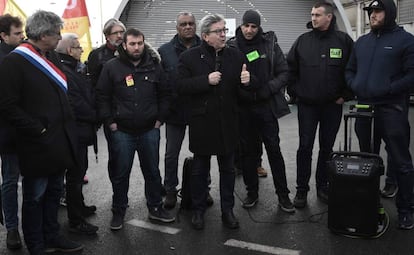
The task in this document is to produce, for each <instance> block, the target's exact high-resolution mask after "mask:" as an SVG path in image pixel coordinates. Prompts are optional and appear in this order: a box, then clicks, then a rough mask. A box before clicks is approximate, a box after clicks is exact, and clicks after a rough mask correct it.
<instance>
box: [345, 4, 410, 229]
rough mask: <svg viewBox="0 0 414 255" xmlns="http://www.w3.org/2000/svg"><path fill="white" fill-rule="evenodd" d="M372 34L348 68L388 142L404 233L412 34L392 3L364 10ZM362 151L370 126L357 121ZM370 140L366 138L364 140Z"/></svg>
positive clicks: (407, 206)
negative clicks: (399, 22)
mask: <svg viewBox="0 0 414 255" xmlns="http://www.w3.org/2000/svg"><path fill="white" fill-rule="evenodd" d="M364 10H366V11H367V12H368V16H369V21H370V26H371V32H370V33H368V34H366V35H363V36H361V37H360V38H359V39H358V40H357V42H356V43H355V47H354V50H353V52H352V55H351V57H350V60H349V63H348V65H347V68H346V80H347V83H348V86H349V87H350V88H351V89H352V91H353V92H354V94H355V95H356V97H357V99H358V102H359V103H361V104H371V105H374V110H375V118H374V125H375V130H376V132H378V133H377V134H375V135H376V136H379V137H380V138H381V139H382V140H383V141H384V142H385V150H386V151H387V154H388V157H391V158H392V159H393V162H394V163H393V166H394V167H393V168H392V169H391V168H389V169H388V171H393V172H392V173H391V174H392V175H393V176H395V177H396V181H397V186H398V192H397V198H396V205H397V211H398V224H399V228H400V229H412V228H413V227H414V223H413V209H412V207H411V206H410V205H411V201H412V196H413V185H414V168H413V162H412V158H411V155H410V150H409V143H410V139H409V135H410V126H409V122H408V104H407V98H408V93H409V89H410V88H413V86H414V36H413V35H411V34H410V33H408V32H406V31H405V30H404V29H403V28H402V27H399V26H397V24H396V23H395V18H396V16H397V8H396V6H395V3H394V1H393V0H375V1H373V2H371V3H370V4H369V5H368V6H367V7H365V8H364ZM355 130H356V132H357V135H358V138H359V139H360V141H359V142H360V145H361V148H362V147H363V146H365V147H368V146H369V145H366V144H365V145H364V144H363V143H364V141H363V140H362V139H361V138H364V137H369V133H370V129H369V125H365V124H364V123H363V122H362V121H357V122H356V123H355ZM365 140H366V139H365Z"/></svg>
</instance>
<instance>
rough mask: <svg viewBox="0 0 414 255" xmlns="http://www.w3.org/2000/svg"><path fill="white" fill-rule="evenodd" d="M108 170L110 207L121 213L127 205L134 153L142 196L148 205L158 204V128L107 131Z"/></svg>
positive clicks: (159, 194) (160, 202) (159, 178)
mask: <svg viewBox="0 0 414 255" xmlns="http://www.w3.org/2000/svg"><path fill="white" fill-rule="evenodd" d="M111 146H112V147H111V151H112V159H111V165H112V167H111V169H110V172H109V178H110V180H111V183H112V191H113V196H112V208H113V209H115V210H118V211H121V212H125V210H126V208H127V207H128V189H129V177H130V175H131V168H132V164H133V162H134V156H135V152H137V153H138V158H139V162H140V166H141V170H142V174H143V176H144V180H145V197H146V199H147V206H148V207H158V206H160V205H161V204H162V198H161V176H160V170H159V168H158V164H159V160H160V159H159V147H160V130H159V129H158V128H153V129H151V130H149V131H147V132H145V133H143V134H140V135H131V134H128V133H125V132H122V131H119V130H118V131H115V132H112V133H111Z"/></svg>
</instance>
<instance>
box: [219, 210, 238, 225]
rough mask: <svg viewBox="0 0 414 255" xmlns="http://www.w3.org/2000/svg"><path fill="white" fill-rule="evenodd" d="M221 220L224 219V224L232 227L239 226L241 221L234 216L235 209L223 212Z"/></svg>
mask: <svg viewBox="0 0 414 255" xmlns="http://www.w3.org/2000/svg"><path fill="white" fill-rule="evenodd" d="M221 220H222V221H223V224H224V226H226V227H228V228H230V229H237V228H239V221H238V220H237V219H236V216H234V214H233V211H229V212H226V213H222V214H221Z"/></svg>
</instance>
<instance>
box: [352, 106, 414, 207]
mask: <svg viewBox="0 0 414 255" xmlns="http://www.w3.org/2000/svg"><path fill="white" fill-rule="evenodd" d="M374 111H375V113H374V127H375V131H378V134H379V136H380V137H381V138H382V140H384V142H385V150H386V152H387V154H388V157H390V158H391V159H392V162H393V163H392V165H393V168H392V169H391V168H388V170H389V171H392V172H393V175H394V176H395V178H396V181H397V185H398V193H397V198H396V205H397V209H398V212H400V213H407V212H412V209H411V207H410V203H411V198H412V195H413V185H414V168H413V161H412V157H411V154H410V150H409V146H410V139H409V137H410V124H409V122H408V114H407V112H408V106H407V104H405V103H401V104H393V105H376V106H375V109H374ZM355 131H356V132H357V134H358V138H361V139H362V138H366V137H369V135H370V125H369V123H367V122H366V121H362V120H359V119H357V121H356V123H355ZM367 142H369V140H368V139H364V140H362V141H361V140H360V144H361V143H362V146H364V147H367V146H369V145H367ZM361 148H362V147H361Z"/></svg>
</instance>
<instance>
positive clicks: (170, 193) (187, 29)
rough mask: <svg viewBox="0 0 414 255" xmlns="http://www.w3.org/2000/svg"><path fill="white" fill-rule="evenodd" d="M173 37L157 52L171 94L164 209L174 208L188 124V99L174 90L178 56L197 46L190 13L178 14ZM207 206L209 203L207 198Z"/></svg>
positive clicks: (193, 23)
mask: <svg viewBox="0 0 414 255" xmlns="http://www.w3.org/2000/svg"><path fill="white" fill-rule="evenodd" d="M176 22H177V25H176V29H177V34H176V35H175V36H174V37H173V38H172V39H171V41H169V42H168V43H165V44H164V45H162V46H161V47H160V48H159V49H158V52H159V53H160V55H161V65H162V67H163V68H164V71H165V72H166V74H167V79H168V80H167V82H168V85H169V87H170V89H171V92H172V99H171V103H170V107H169V112H168V115H167V116H168V117H167V120H166V140H167V145H166V150H165V164H164V165H165V177H164V188H165V191H166V193H167V194H166V197H165V201H164V206H165V208H167V209H171V208H174V207H175V204H176V202H177V189H176V187H177V185H178V176H177V173H178V158H179V155H180V150H181V145H182V143H183V140H184V135H185V130H186V126H187V125H188V117H189V114H190V113H189V108H188V100H189V98H188V96H184V95H179V94H178V91H177V84H176V80H177V64H178V57H179V56H180V54H181V53H182V52H184V51H185V50H187V49H190V48H193V47H196V46H199V45H200V43H201V40H200V37H199V36H198V35H196V20H195V17H194V15H193V14H192V13H189V12H180V13H179V14H178V16H177V21H176ZM207 199H208V201H207V203H208V205H212V204H213V199H212V198H211V196H210V195H208V197H207Z"/></svg>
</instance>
